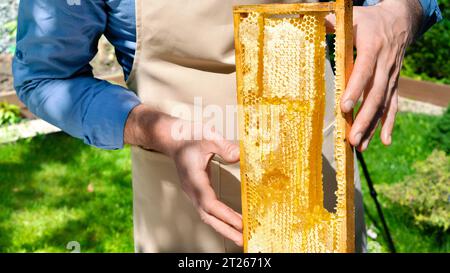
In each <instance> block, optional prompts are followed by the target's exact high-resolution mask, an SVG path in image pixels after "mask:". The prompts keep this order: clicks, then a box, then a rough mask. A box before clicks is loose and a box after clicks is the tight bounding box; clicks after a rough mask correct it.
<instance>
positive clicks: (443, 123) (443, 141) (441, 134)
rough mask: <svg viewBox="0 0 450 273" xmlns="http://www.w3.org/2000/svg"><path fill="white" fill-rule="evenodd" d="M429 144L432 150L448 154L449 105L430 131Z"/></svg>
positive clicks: (449, 152) (449, 138)
mask: <svg viewBox="0 0 450 273" xmlns="http://www.w3.org/2000/svg"><path fill="white" fill-rule="evenodd" d="M430 143H431V145H433V148H435V149H438V150H441V151H444V152H446V153H447V155H448V154H450V105H449V106H448V107H447V111H446V112H445V113H444V114H443V115H442V117H441V118H440V119H439V120H438V121H437V123H436V126H435V127H434V128H433V130H431V135H430Z"/></svg>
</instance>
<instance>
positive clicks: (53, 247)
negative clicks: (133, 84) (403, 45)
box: [0, 0, 450, 252]
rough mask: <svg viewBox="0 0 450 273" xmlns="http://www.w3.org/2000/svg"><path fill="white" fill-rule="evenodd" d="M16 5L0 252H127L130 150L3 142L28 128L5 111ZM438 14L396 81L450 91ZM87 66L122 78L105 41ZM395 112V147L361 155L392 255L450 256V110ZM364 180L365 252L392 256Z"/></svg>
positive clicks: (1, 129)
mask: <svg viewBox="0 0 450 273" xmlns="http://www.w3.org/2000/svg"><path fill="white" fill-rule="evenodd" d="M17 4H18V0H0V143H3V144H0V252H70V251H71V247H70V246H71V244H70V242H73V241H75V242H78V243H79V244H80V247H81V249H80V250H81V252H133V251H134V249H133V236H132V235H133V234H132V232H133V230H132V224H133V222H132V221H133V220H132V190H131V160H130V153H129V147H126V148H125V149H123V150H120V151H103V150H99V149H96V148H93V147H89V146H86V145H84V144H83V143H82V142H81V141H79V140H77V139H74V138H71V137H69V136H68V135H66V134H64V133H61V132H58V133H53V134H44V133H43V132H39V131H37V132H35V133H34V134H32V135H35V136H33V137H28V138H23V139H19V140H15V138H13V139H9V140H8V138H10V135H8V136H7V134H6V133H5V132H7V131H8V130H9V128H17V126H22V125H23V124H27V123H29V122H30V121H33V119H34V117H33V115H31V114H30V113H29V112H27V110H26V109H24V108H23V106H20V104H17V103H11V100H9V102H8V100H6V99H5V100H4V101H5V102H2V93H3V95H5V94H10V93H11V91H12V90H13V88H12V77H11V71H10V70H11V68H10V65H11V57H12V55H13V54H14V52H15V42H14V41H15V32H16V28H17V24H16V21H15V20H16V16H17ZM439 5H440V7H441V10H442V12H443V15H444V17H445V19H444V20H443V21H442V22H441V23H439V24H437V25H435V26H434V27H433V28H432V29H431V30H430V31H428V32H427V33H426V34H425V35H424V36H423V37H422V38H421V39H419V40H418V41H417V42H416V43H415V44H414V45H413V46H412V47H410V48H409V49H408V50H407V55H406V58H405V61H404V65H403V70H402V72H401V73H402V76H406V77H409V78H413V79H416V80H426V81H430V82H434V83H439V84H443V85H450V42H449V41H450V21H449V20H448V19H449V18H450V0H439ZM92 65H93V67H94V72H95V75H96V76H98V77H104V78H108V77H109V78H108V79H110V80H114V79H117V78H120V76H117V74H118V73H120V67H118V65H117V62H116V61H115V57H114V50H113V49H112V47H111V46H110V45H109V44H108V42H107V41H106V40H105V39H102V40H101V42H100V44H99V54H98V55H97V57H96V58H95V60H93V62H92ZM111 75H112V76H111ZM427 91H429V92H430V93H429V94H432V92H433V91H434V90H433V88H430V90H427ZM425 94H426V93H425ZM4 97H6V96H4ZM17 105H18V106H17ZM400 110H401V111H400V113H399V114H398V118H397V121H396V125H395V129H394V138H393V144H392V146H391V147H388V148H386V147H384V146H383V145H382V144H381V142H380V140H379V139H378V138H375V139H374V141H373V143H372V144H371V146H370V147H369V149H368V151H367V152H365V153H364V157H365V159H366V162H367V165H368V169H369V172H370V174H371V176H372V179H373V180H374V183H375V187H376V189H377V191H378V193H379V195H378V198H379V199H380V201H381V204H382V206H383V210H384V212H385V215H386V220H387V223H388V226H389V229H390V231H391V233H392V237H393V240H394V243H395V246H396V247H397V251H398V252H450V230H449V227H450V157H449V153H450V108H449V107H447V108H445V107H444V108H443V107H442V105H441V107H438V106H436V105H432V104H429V103H423V102H417V101H411V100H409V99H405V98H403V99H402V100H401V102H400ZM2 134H3V135H2ZM362 178H363V194H364V205H365V209H366V224H367V228H368V240H369V251H370V252H388V251H389V247H388V244H387V241H386V239H385V234H384V233H383V229H382V226H381V222H380V220H379V217H378V214H377V212H376V209H375V206H374V203H373V201H372V199H371V198H370V195H369V190H368V188H367V184H366V183H365V180H364V177H362Z"/></svg>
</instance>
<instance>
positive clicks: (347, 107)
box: [344, 100, 355, 112]
mask: <svg viewBox="0 0 450 273" xmlns="http://www.w3.org/2000/svg"><path fill="white" fill-rule="evenodd" d="M354 105H355V104H354V102H353V101H352V100H346V101H345V102H344V111H345V112H348V111H350V110H352V108H353V106H354Z"/></svg>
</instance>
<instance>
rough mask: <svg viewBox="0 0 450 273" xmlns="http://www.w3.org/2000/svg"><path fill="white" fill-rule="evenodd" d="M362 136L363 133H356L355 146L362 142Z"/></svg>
mask: <svg viewBox="0 0 450 273" xmlns="http://www.w3.org/2000/svg"><path fill="white" fill-rule="evenodd" d="M361 138H362V133H357V134H356V135H355V146H358V145H359V143H360V142H361Z"/></svg>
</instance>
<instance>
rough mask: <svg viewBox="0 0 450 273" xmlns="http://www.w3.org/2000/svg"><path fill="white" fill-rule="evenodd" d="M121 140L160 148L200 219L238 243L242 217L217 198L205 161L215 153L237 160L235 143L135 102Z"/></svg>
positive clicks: (231, 160) (239, 243)
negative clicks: (173, 167) (174, 170)
mask: <svg viewBox="0 0 450 273" xmlns="http://www.w3.org/2000/svg"><path fill="white" fill-rule="evenodd" d="M125 143H128V144H133V145H138V146H142V147H144V148H146V149H151V150H155V151H159V152H162V153H164V154H166V155H167V156H169V157H170V158H172V159H173V160H174V162H175V165H176V167H177V171H178V177H179V179H180V182H181V187H182V189H183V190H184V191H185V192H186V193H187V195H188V196H189V197H190V199H191V200H192V201H193V203H194V206H195V207H196V209H197V211H198V213H199V215H200V217H201V219H202V220H203V222H205V223H206V224H208V225H210V226H211V227H213V228H214V229H215V230H216V231H217V232H218V233H220V234H221V235H222V236H224V237H226V238H228V239H230V240H232V241H234V242H235V243H236V244H237V245H239V246H242V243H243V242H242V217H241V215H240V214H238V213H237V212H235V211H234V210H232V209H231V208H230V207H228V206H227V205H225V204H224V203H222V202H221V201H219V200H218V199H217V196H216V194H215V192H214V190H213V188H212V186H211V183H210V172H209V171H210V170H209V163H210V160H211V159H212V157H213V156H214V155H215V154H217V155H219V156H220V157H221V158H222V159H223V160H224V161H226V162H229V163H236V162H238V161H239V147H238V146H237V145H235V144H233V143H231V142H229V141H227V140H225V139H224V138H223V137H222V136H221V135H220V134H219V133H217V132H215V131H214V129H212V128H203V127H202V126H201V125H197V124H193V123H191V122H186V121H182V120H179V119H176V118H173V117H171V116H168V115H166V114H163V113H160V112H157V111H154V110H152V109H151V108H150V107H148V106H145V105H139V106H137V107H136V108H135V109H133V111H132V112H131V114H130V116H129V118H128V120H127V124H126V126H125Z"/></svg>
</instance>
